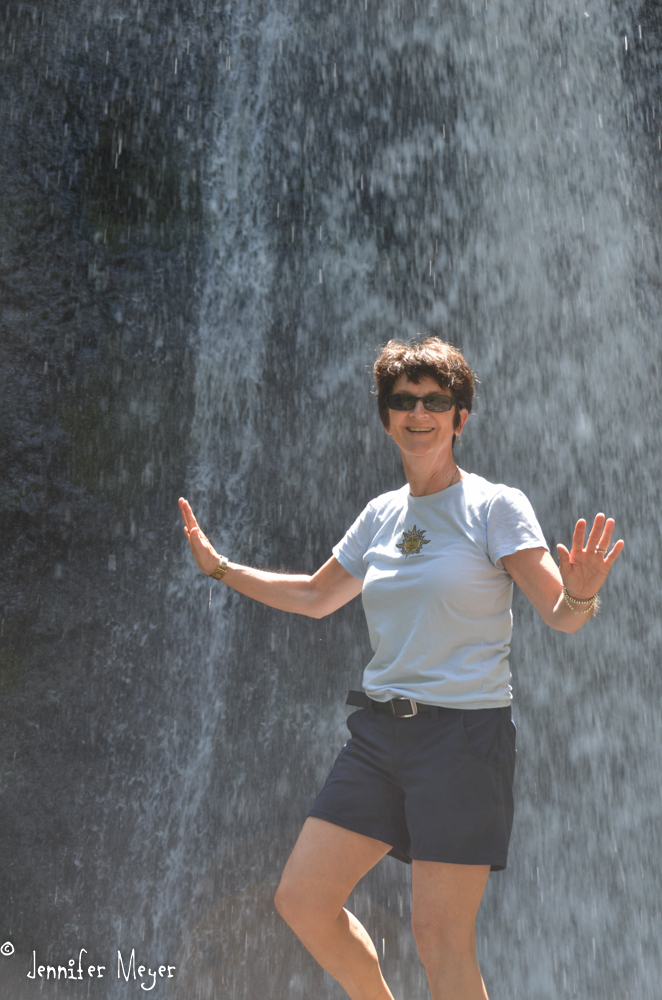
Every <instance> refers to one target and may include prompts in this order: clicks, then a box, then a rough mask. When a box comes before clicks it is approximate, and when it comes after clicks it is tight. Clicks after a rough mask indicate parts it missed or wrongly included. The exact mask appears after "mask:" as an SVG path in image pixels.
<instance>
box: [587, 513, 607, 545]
mask: <svg viewBox="0 0 662 1000" xmlns="http://www.w3.org/2000/svg"><path fill="white" fill-rule="evenodd" d="M604 524H605V516H604V514H596V515H595V520H594V521H593V527H592V528H591V531H590V534H589V536H588V541H587V543H586V549H587V551H588V552H593V551H594V549H597V548H598V546H599V544H600V536H601V535H602V529H603V528H604ZM612 530H613V522H612Z"/></svg>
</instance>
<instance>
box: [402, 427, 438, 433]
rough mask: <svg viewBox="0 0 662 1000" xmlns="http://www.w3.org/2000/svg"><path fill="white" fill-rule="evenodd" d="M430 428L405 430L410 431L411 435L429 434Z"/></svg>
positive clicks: (409, 428)
mask: <svg viewBox="0 0 662 1000" xmlns="http://www.w3.org/2000/svg"><path fill="white" fill-rule="evenodd" d="M432 429H433V428H432V427H408V428H407V430H408V431H411V433H412V434H429V433H430V431H431V430H432Z"/></svg>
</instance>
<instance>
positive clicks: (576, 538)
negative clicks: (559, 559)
mask: <svg viewBox="0 0 662 1000" xmlns="http://www.w3.org/2000/svg"><path fill="white" fill-rule="evenodd" d="M585 531H586V521H585V520H584V518H583V517H580V519H579V520H578V521H577V524H576V525H575V530H574V532H573V535H572V554H573V555H576V554H577V553H579V552H581V551H582V550H583V548H584V532H585ZM564 547H565V546H564ZM566 551H567V549H566Z"/></svg>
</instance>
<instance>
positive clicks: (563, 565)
mask: <svg viewBox="0 0 662 1000" xmlns="http://www.w3.org/2000/svg"><path fill="white" fill-rule="evenodd" d="M556 551H557V552H558V555H559V568H560V570H561V574H563V570H564V569H567V567H568V566H569V565H570V553H569V552H568V550H567V549H566V547H565V545H562V544H561V543H560V542H559V543H558V545H557V546H556Z"/></svg>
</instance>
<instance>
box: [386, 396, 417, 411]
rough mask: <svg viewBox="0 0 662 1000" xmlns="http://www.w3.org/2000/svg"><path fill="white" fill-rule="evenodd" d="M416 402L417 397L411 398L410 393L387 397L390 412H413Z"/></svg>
mask: <svg viewBox="0 0 662 1000" xmlns="http://www.w3.org/2000/svg"><path fill="white" fill-rule="evenodd" d="M416 402H417V400H416V396H411V395H410V394H409V393H408V392H394V393H393V394H392V395H390V396H387V397H386V405H387V406H388V408H389V410H413V409H414V407H415V406H416Z"/></svg>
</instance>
